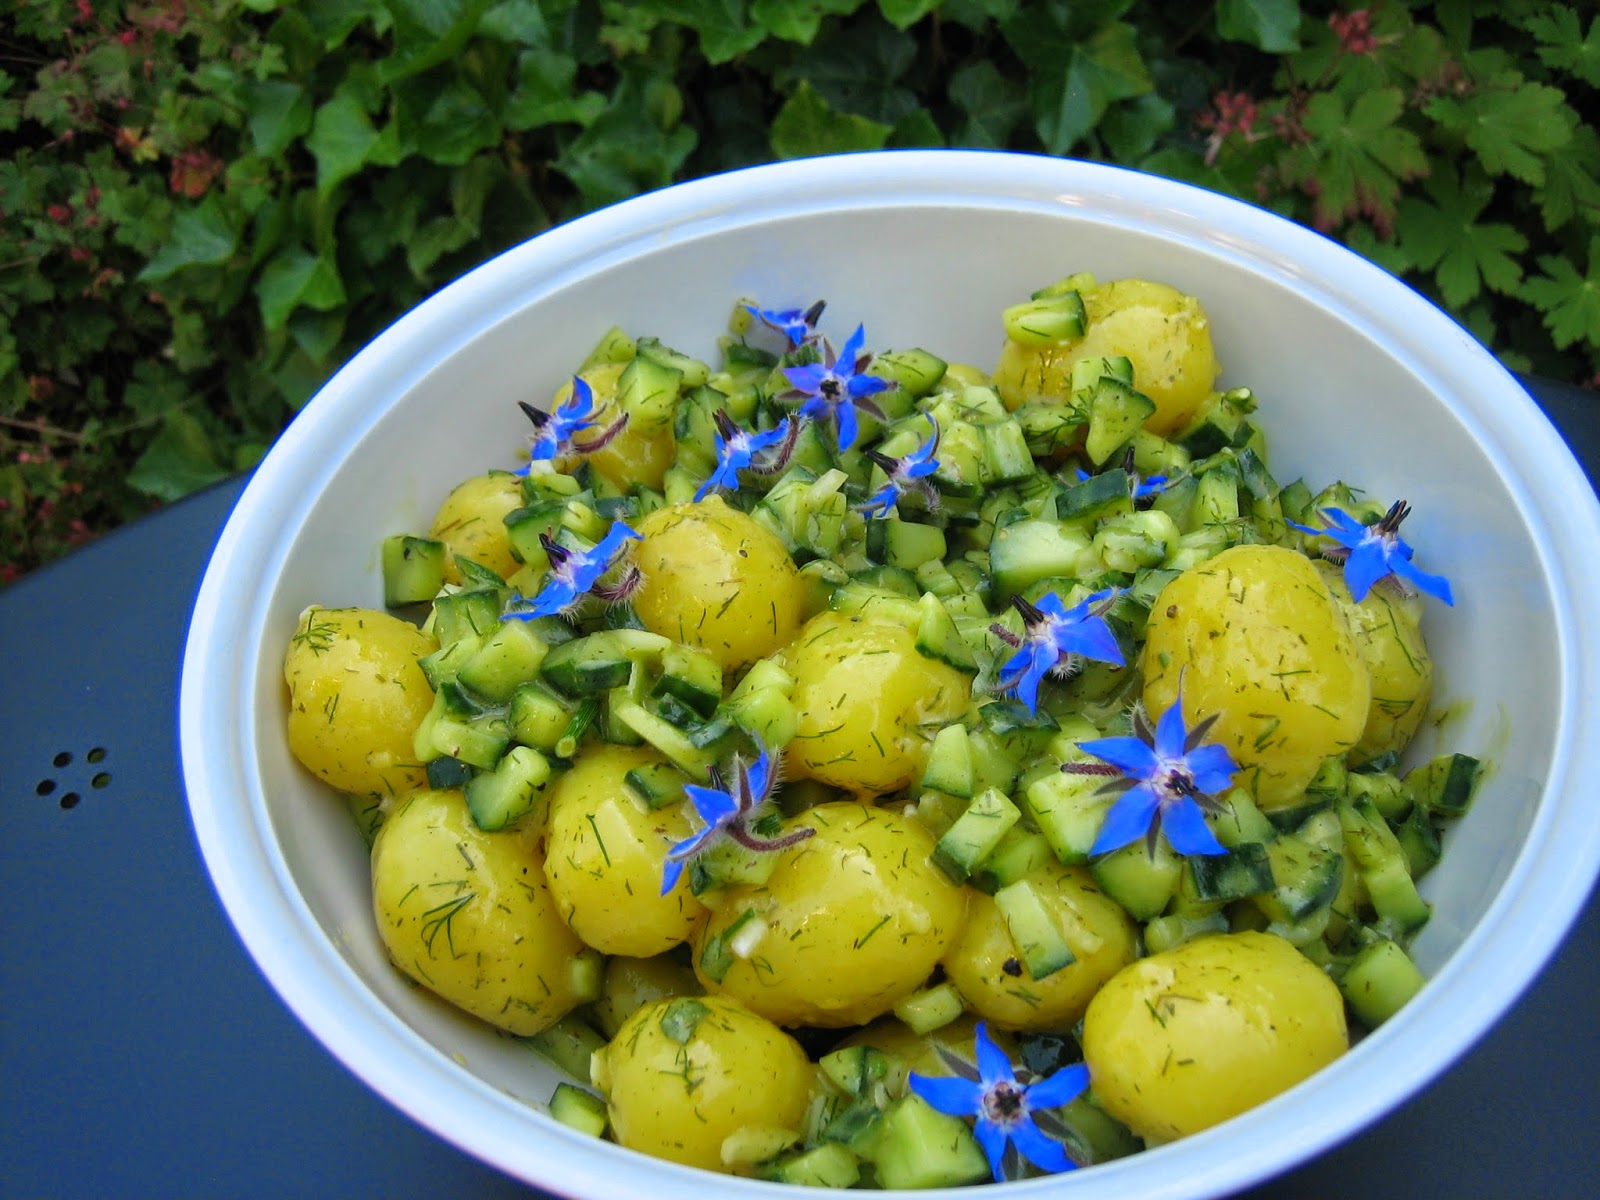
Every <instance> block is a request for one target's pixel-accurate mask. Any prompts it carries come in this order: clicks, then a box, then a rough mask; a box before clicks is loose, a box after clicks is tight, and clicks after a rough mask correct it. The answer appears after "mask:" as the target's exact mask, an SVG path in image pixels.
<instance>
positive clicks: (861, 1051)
mask: <svg viewBox="0 0 1600 1200" xmlns="http://www.w3.org/2000/svg"><path fill="white" fill-rule="evenodd" d="M894 1065H895V1064H894V1062H893V1061H892V1060H891V1058H890V1056H889V1055H887V1054H885V1053H884V1052H883V1051H882V1050H879V1049H877V1048H876V1047H875V1046H846V1047H845V1048H844V1049H842V1050H834V1051H832V1052H831V1053H829V1054H824V1055H823V1056H822V1057H821V1058H819V1059H818V1060H817V1067H818V1068H819V1069H820V1070H821V1072H822V1074H823V1076H824V1078H826V1079H827V1080H828V1081H829V1082H831V1083H832V1084H833V1085H834V1086H835V1087H836V1088H838V1089H839V1090H840V1091H841V1092H843V1093H845V1094H846V1095H847V1096H870V1095H872V1093H873V1091H874V1090H875V1089H876V1088H877V1087H878V1086H880V1085H882V1084H884V1083H885V1081H886V1080H888V1079H889V1078H890V1076H891V1074H893V1073H894V1072H893V1070H892V1068H893V1067H894Z"/></svg>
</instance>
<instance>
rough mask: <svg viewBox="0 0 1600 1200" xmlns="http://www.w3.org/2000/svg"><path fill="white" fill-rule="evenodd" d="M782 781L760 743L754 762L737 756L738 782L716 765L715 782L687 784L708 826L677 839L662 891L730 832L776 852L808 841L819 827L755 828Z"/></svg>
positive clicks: (735, 837)
mask: <svg viewBox="0 0 1600 1200" xmlns="http://www.w3.org/2000/svg"><path fill="white" fill-rule="evenodd" d="M777 782H778V772H777V770H776V769H775V768H774V766H773V763H772V760H771V758H770V757H768V755H767V751H766V747H764V746H762V745H761V744H760V743H759V742H758V743H757V745H756V757H755V761H754V762H750V763H746V762H745V761H744V760H743V759H742V758H739V757H737V756H736V757H735V758H734V760H733V786H732V787H731V788H730V787H728V786H726V785H725V784H724V783H723V777H722V772H721V771H720V770H718V769H717V768H715V767H713V768H712V769H711V784H712V786H711V787H702V786H701V785H700V784H698V783H686V784H684V785H683V791H684V794H685V795H687V796H688V797H689V800H690V802H691V803H692V804H693V805H694V810H695V812H696V813H698V814H699V817H700V820H701V821H702V822H703V824H704V828H702V829H701V830H700V832H699V833H696V834H692V835H690V836H689V837H686V838H684V839H683V840H682V841H681V842H675V843H673V845H672V846H671V847H670V848H669V849H668V850H667V857H666V861H665V862H664V863H663V864H662V866H661V894H662V895H663V896H665V895H666V894H667V893H668V892H670V891H671V890H672V889H673V888H674V887H676V886H677V884H678V880H679V878H680V877H681V876H682V875H683V865H684V863H686V862H688V861H689V860H690V859H691V858H693V857H694V856H695V855H697V854H699V853H701V852H702V851H703V850H706V849H709V848H710V847H711V846H712V845H713V844H714V843H715V842H716V841H717V840H718V839H719V838H723V837H730V838H732V839H733V840H734V841H736V842H738V843H739V845H741V846H743V847H745V849H747V850H755V851H758V852H760V853H770V852H773V851H777V850H783V849H785V848H786V847H789V846H792V845H794V844H795V843H796V842H803V841H805V839H806V838H808V837H810V836H812V835H813V834H814V833H816V832H817V831H816V830H815V829H812V828H810V827H806V828H803V829H795V830H792V831H790V832H789V833H786V834H784V835H783V836H782V837H776V838H769V837H763V836H762V835H761V834H759V833H757V832H756V830H755V822H756V810H757V809H759V808H760V807H761V806H762V805H763V804H765V803H766V801H767V798H768V797H769V796H770V795H771V794H772V789H773V787H774V786H775V785H776V784H777Z"/></svg>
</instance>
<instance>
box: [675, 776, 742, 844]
mask: <svg viewBox="0 0 1600 1200" xmlns="http://www.w3.org/2000/svg"><path fill="white" fill-rule="evenodd" d="M683 790H684V793H685V794H686V795H687V796H688V797H689V799H690V801H692V802H693V804H694V810H695V812H697V813H699V814H700V819H701V820H702V821H704V822H705V823H706V828H707V829H715V828H717V827H718V826H719V825H725V824H727V823H728V821H729V820H730V819H731V818H732V817H733V815H734V814H735V813H737V812H738V811H739V802H738V801H737V800H735V799H734V798H733V797H732V796H730V795H729V794H728V793H727V792H719V791H717V789H716V788H708V787H701V786H700V785H699V784H697V783H686V784H684V785H683ZM673 852H674V853H676V852H677V848H676V847H674V848H673Z"/></svg>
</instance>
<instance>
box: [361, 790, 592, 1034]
mask: <svg viewBox="0 0 1600 1200" xmlns="http://www.w3.org/2000/svg"><path fill="white" fill-rule="evenodd" d="M539 836H540V835H539V832H538V830H537V829H534V828H528V829H520V830H519V829H517V828H516V827H513V828H511V829H509V830H506V831H503V832H500V833H485V832H483V830H481V829H479V828H478V826H477V824H476V823H475V822H474V821H473V819H472V814H471V813H470V812H469V811H468V810H467V805H466V800H465V799H464V798H463V797H462V795H461V793H460V792H459V791H456V790H450V791H428V790H424V791H419V792H413V793H412V794H411V795H410V796H408V797H407V798H406V799H405V800H403V801H401V802H400V803H399V804H398V805H396V806H395V808H394V810H393V811H391V812H390V813H389V814H388V816H387V817H386V818H385V820H384V823H383V826H382V828H381V829H380V830H379V831H378V836H377V840H376V841H375V842H374V843H373V846H372V900H373V909H374V911H375V913H376V915H377V920H378V933H379V934H380V935H381V936H382V938H383V944H384V947H385V948H386V949H387V950H388V952H389V957H390V958H391V959H393V960H394V964H395V966H397V967H399V968H400V970H401V971H403V972H405V973H406V974H407V975H409V976H410V977H411V978H412V979H414V980H416V981H417V982H418V983H420V984H422V985H423V986H424V987H426V988H428V989H429V990H430V991H432V992H435V993H437V994H438V995H439V996H441V997H443V998H444V999H445V1000H448V1001H450V1002H451V1003H452V1004H455V1005H457V1006H459V1007H460V1008H463V1009H465V1010H466V1011H467V1012H469V1013H471V1014H472V1015H473V1016H475V1017H480V1018H482V1019H483V1020H485V1021H488V1022H489V1023H490V1024H492V1025H496V1026H499V1027H500V1028H501V1029H504V1030H507V1031H508V1032H510V1033H514V1034H519V1035H523V1036H526V1035H528V1034H533V1033H538V1032H539V1031H540V1030H542V1029H544V1028H546V1027H548V1026H550V1025H552V1024H554V1023H555V1022H556V1021H557V1020H558V1019H560V1018H561V1017H562V1016H564V1015H565V1014H566V1013H567V1012H568V1011H569V1010H570V1009H571V1008H572V1007H573V1006H574V1005H576V1004H578V1003H579V1002H581V1001H584V1000H587V999H589V998H590V995H589V994H588V992H589V990H590V989H588V988H587V986H586V984H585V980H586V979H588V978H589V977H591V976H592V975H594V974H596V973H597V968H596V966H595V963H594V962H593V951H589V950H585V948H584V945H583V943H582V942H581V941H579V940H578V936H577V935H576V934H575V933H573V932H572V931H571V930H570V929H568V928H567V926H566V923H565V922H564V921H562V919H561V914H560V912H558V911H557V909H556V904H555V901H554V899H553V898H552V897H551V895H550V889H549V888H548V887H547V886H546V884H545V879H544V855H543V853H542V851H541V850H540V846H539Z"/></svg>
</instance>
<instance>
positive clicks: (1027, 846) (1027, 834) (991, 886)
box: [969, 825, 1055, 895]
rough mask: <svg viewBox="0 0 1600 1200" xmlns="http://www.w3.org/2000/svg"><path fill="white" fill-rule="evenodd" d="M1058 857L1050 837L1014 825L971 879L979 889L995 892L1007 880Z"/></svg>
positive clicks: (1009, 881) (1012, 880)
mask: <svg viewBox="0 0 1600 1200" xmlns="http://www.w3.org/2000/svg"><path fill="white" fill-rule="evenodd" d="M1054 857H1055V851H1054V850H1052V849H1051V848H1050V841H1049V839H1048V838H1046V837H1045V836H1044V834H1042V833H1040V832H1039V831H1038V830H1035V829H1028V828H1025V827H1024V826H1022V825H1013V826H1012V827H1011V828H1010V830H1008V831H1007V833H1006V835H1005V836H1004V837H1003V838H1001V839H1000V841H999V842H998V843H996V845H995V848H994V849H993V850H991V851H989V854H988V856H987V857H985V858H984V860H983V862H981V863H980V864H978V869H977V870H976V871H974V872H973V873H972V878H971V879H970V880H969V882H970V883H971V884H972V886H973V887H975V888H977V889H978V890H979V891H982V892H987V893H989V894H990V895H993V894H994V893H995V892H997V891H999V890H1000V889H1001V888H1003V887H1005V886H1006V885H1007V884H1008V883H1015V882H1016V881H1017V880H1019V879H1021V878H1022V877H1023V876H1024V875H1027V874H1028V873H1029V872H1031V871H1035V870H1037V869H1038V868H1040V867H1042V866H1044V865H1045V864H1046V863H1047V862H1050V861H1051V860H1052V859H1053V858H1054Z"/></svg>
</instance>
